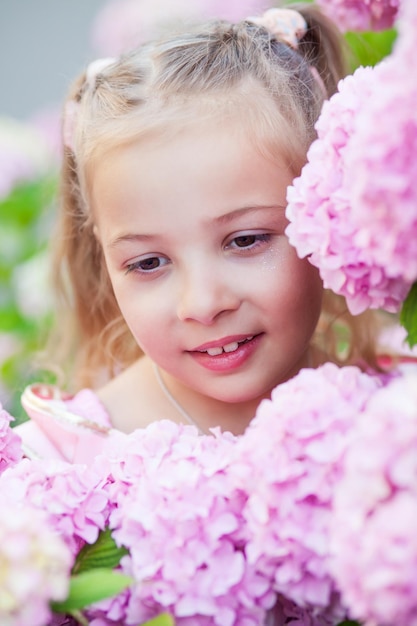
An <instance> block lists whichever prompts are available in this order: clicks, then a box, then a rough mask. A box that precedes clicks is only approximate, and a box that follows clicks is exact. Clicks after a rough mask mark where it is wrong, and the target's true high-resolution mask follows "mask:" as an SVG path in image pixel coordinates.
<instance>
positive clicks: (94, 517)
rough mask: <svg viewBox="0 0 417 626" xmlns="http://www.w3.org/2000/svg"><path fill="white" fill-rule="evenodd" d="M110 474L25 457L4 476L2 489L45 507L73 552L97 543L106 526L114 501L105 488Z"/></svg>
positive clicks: (49, 517) (22, 500)
mask: <svg viewBox="0 0 417 626" xmlns="http://www.w3.org/2000/svg"><path fill="white" fill-rule="evenodd" d="M106 479H107V476H102V475H98V474H96V473H95V472H94V470H93V469H92V468H87V467H85V466H80V465H71V464H69V463H65V462H63V461H62V462H61V461H50V460H39V461H38V460H29V459H23V460H22V461H20V463H19V464H18V465H16V466H15V467H13V468H11V469H9V470H8V471H7V472H5V473H4V474H3V476H2V480H3V487H2V489H3V490H6V489H7V492H8V493H9V494H10V497H13V498H14V499H15V500H16V501H17V502H27V503H29V504H31V505H32V506H33V507H36V508H38V509H40V510H43V511H46V512H47V515H48V519H49V525H50V526H52V527H53V528H54V529H55V531H57V532H59V533H60V535H61V536H62V537H63V538H64V540H65V541H66V542H67V544H68V545H69V546H70V548H71V550H72V552H73V554H74V555H76V554H77V553H78V551H79V549H80V548H81V547H82V545H84V543H86V542H87V543H94V541H95V540H96V539H97V537H98V533H99V531H100V530H102V529H104V528H105V526H106V524H107V521H108V517H109V513H110V510H111V506H112V505H111V504H110V503H109V498H108V495H107V492H106V491H105V489H104V484H105V482H106Z"/></svg>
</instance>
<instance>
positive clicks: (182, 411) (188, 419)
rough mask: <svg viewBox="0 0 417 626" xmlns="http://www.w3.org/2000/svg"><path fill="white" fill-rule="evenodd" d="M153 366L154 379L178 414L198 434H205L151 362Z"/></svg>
mask: <svg viewBox="0 0 417 626" xmlns="http://www.w3.org/2000/svg"><path fill="white" fill-rule="evenodd" d="M153 367H154V370H155V376H156V380H157V381H158V385H159V387H160V389H161V391H162V393H163V394H164V396H165V397H166V398H167V400H168V401H169V403H170V404H172V406H173V407H174V408H175V409H176V410H177V411H178V413H179V414H180V415H182V417H183V418H184V419H185V421H186V422H188V423H189V424H191V425H192V426H195V427H196V428H197V430H198V432H199V433H200V435H205V434H206V433H205V432H204V430H203V429H202V428H201V427H200V426H199V425H198V423H197V422H196V421H195V420H194V419H193V418H192V417H191V415H189V414H188V413H187V411H186V410H185V409H184V408H183V407H182V406H181V404H180V403H179V402H178V401H177V400H176V399H175V398H174V396H173V395H172V393H171V392H170V391H169V389H168V387H167V386H166V384H165V383H164V381H163V378H162V376H161V372H160V371H159V367H158V366H157V365H156V363H154V364H153Z"/></svg>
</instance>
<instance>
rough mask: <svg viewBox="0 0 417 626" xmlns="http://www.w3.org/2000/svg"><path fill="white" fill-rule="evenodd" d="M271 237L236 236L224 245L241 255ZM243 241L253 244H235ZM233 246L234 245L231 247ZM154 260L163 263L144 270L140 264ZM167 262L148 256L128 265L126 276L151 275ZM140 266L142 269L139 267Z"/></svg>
mask: <svg viewBox="0 0 417 626" xmlns="http://www.w3.org/2000/svg"><path fill="white" fill-rule="evenodd" d="M271 238H272V235H271V234H270V233H259V234H258V233H248V234H247V235H238V236H237V237H233V239H231V240H230V242H229V243H227V244H226V246H225V249H226V250H237V251H239V252H241V253H243V254H245V252H246V251H247V252H252V251H253V250H255V249H257V248H258V247H260V246H263V245H265V244H266V243H269V242H270V241H271ZM245 239H253V243H250V244H249V245H247V246H239V245H237V244H236V242H237V241H238V240H245ZM233 244H235V245H233ZM154 260H158V261H161V260H162V261H164V262H162V263H159V264H158V265H157V266H156V267H151V268H149V269H144V268H143V266H142V264H145V263H149V262H151V261H154ZM168 262H169V260H168V259H167V258H166V257H163V256H150V257H147V258H145V259H141V260H139V261H135V262H134V263H129V264H128V265H127V266H126V272H125V273H126V274H130V273H131V272H138V273H140V274H143V275H144V274H153V273H155V272H157V271H158V270H160V269H161V267H164V266H165V265H167V264H168ZM141 266H142V267H141Z"/></svg>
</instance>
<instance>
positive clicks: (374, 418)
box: [330, 366, 417, 626]
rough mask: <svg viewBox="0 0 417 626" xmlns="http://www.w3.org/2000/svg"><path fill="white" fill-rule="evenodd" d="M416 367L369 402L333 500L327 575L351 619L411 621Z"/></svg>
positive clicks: (416, 565) (406, 625) (416, 553)
mask: <svg viewBox="0 0 417 626" xmlns="http://www.w3.org/2000/svg"><path fill="white" fill-rule="evenodd" d="M416 450H417V368H416V367H415V366H407V367H406V368H404V370H403V372H402V375H401V376H398V377H396V378H393V380H392V381H390V382H389V383H388V384H387V385H386V386H385V387H383V388H382V389H380V390H378V391H377V392H376V393H375V394H374V395H373V397H372V398H371V399H370V400H369V403H368V406H367V407H366V410H365V411H364V412H363V414H362V417H361V420H358V421H357V423H356V425H355V436H354V438H353V440H352V444H351V445H350V447H349V450H348V452H347V454H346V459H345V471H344V475H343V476H342V477H341V480H340V482H339V485H338V487H337V490H336V491H335V496H334V517H333V521H332V528H331V533H330V537H331V549H332V552H333V561H332V570H333V574H334V577H335V578H336V580H337V583H338V585H339V588H340V589H341V592H342V596H343V599H344V601H345V603H346V605H347V606H349V608H350V613H351V616H352V617H354V618H356V619H359V620H361V621H363V622H365V623H366V624H394V623H395V624H398V626H410V625H412V624H415V623H416V616H417V536H416V520H417V454H416Z"/></svg>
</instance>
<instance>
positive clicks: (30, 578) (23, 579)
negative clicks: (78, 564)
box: [0, 474, 73, 626]
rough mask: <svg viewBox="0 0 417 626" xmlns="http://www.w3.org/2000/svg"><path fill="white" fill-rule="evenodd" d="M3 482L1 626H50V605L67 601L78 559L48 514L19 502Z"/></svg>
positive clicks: (0, 538) (0, 555)
mask: <svg viewBox="0 0 417 626" xmlns="http://www.w3.org/2000/svg"><path fill="white" fill-rule="evenodd" d="M3 477H4V474H3V476H2V477H1V478H0V498H1V506H2V511H3V512H2V515H0V563H1V585H0V623H1V624H2V626H28V624H30V626H45V624H47V623H49V618H50V617H51V611H50V608H49V602H50V601H51V600H63V599H64V598H65V597H66V596H67V592H68V585H69V576H70V571H71V567H72V565H73V557H72V554H71V552H70V550H69V549H68V547H67V546H66V545H65V543H64V542H63V540H62V539H61V538H60V537H59V535H58V534H57V532H56V529H55V528H53V527H52V526H51V525H50V523H49V519H48V516H47V514H46V513H44V512H43V511H41V510H40V509H38V508H35V507H34V506H32V505H30V504H29V503H27V502H24V501H23V502H16V500H14V499H13V498H10V497H9V496H10V494H9V492H8V490H7V489H6V491H4V490H3V483H2V481H3Z"/></svg>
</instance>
